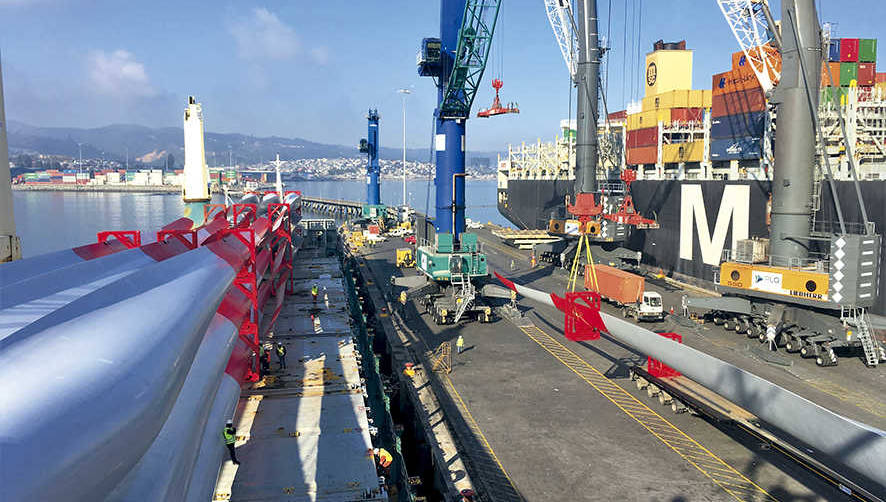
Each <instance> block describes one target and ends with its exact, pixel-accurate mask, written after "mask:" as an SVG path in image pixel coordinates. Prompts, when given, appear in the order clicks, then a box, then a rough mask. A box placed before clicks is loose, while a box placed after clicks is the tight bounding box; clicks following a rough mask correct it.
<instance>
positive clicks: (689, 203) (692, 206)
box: [680, 184, 751, 265]
mask: <svg viewBox="0 0 886 502" xmlns="http://www.w3.org/2000/svg"><path fill="white" fill-rule="evenodd" d="M680 188H681V192H680V258H681V259H684V260H690V261H691V260H692V259H693V257H692V248H693V245H692V243H693V241H694V240H695V239H694V235H695V234H696V232H694V231H693V229H698V232H697V233H698V244H699V248H700V249H701V259H702V261H704V263H707V264H708V265H717V264H719V263H720V257H721V256H722V254H723V246H724V245H725V244H726V233H727V232H728V230H729V222H730V221H731V222H732V243H731V247H730V249H735V245H736V243H737V242H738V241H739V240H741V239H747V238H748V214H749V212H750V209H749V205H750V193H751V192H750V186H748V185H726V186H725V187H724V189H723V198H722V199H721V200H720V211H719V212H718V213H717V221H716V223H715V225H714V233H713V235H711V233H710V230H708V229H709V228H710V227H709V225H708V216H707V210H706V209H705V205H704V197H702V193H701V185H690V184H684V185H682V186H681V187H680ZM693 219H694V220H695V225H693V224H692V220H693Z"/></svg>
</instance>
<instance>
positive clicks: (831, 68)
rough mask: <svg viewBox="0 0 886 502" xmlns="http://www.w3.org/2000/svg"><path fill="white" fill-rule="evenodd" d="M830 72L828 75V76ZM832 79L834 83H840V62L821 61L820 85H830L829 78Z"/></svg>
mask: <svg viewBox="0 0 886 502" xmlns="http://www.w3.org/2000/svg"><path fill="white" fill-rule="evenodd" d="M828 72H830V76H828ZM832 78H833V79H834V85H837V86H839V85H840V63H828V62H825V63H822V65H821V86H822V87H830V86H831V79H832Z"/></svg>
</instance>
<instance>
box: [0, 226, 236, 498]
mask: <svg viewBox="0 0 886 502" xmlns="http://www.w3.org/2000/svg"><path fill="white" fill-rule="evenodd" d="M247 255H248V251H247V249H245V247H244V246H243V245H242V244H240V243H239V242H238V241H236V239H232V238H226V239H223V240H220V241H217V242H214V243H212V244H209V245H207V246H205V247H201V248H198V249H195V250H192V251H188V252H185V253H182V254H179V255H177V256H174V257H172V258H170V259H168V260H165V261H161V262H158V263H153V264H148V265H146V266H143V267H141V268H139V269H138V270H137V271H135V272H134V273H132V274H129V275H127V276H125V277H122V278H120V279H118V280H116V281H114V282H110V283H108V284H106V285H103V286H101V287H99V288H98V289H95V290H94V291H92V292H90V293H88V294H86V295H84V296H81V297H79V298H77V299H76V300H74V301H72V302H70V303H67V304H65V305H64V306H62V307H61V308H58V309H57V310H55V311H53V312H51V313H49V314H48V315H45V316H43V317H41V318H39V319H38V320H36V321H34V322H32V323H30V324H28V325H26V326H24V327H23V328H21V329H19V330H17V331H16V332H14V333H11V334H9V335H8V336H7V337H6V338H5V339H3V340H0V409H3V410H4V412H3V413H2V414H0V443H2V450H3V455H4V457H5V458H7V459H9V458H12V459H15V462H0V484H2V486H3V487H4V497H6V498H8V500H51V499H79V500H83V499H86V500H96V499H101V498H104V497H106V496H107V495H108V494H109V493H110V492H111V490H113V489H114V488H115V487H116V486H118V485H119V483H120V482H121V481H122V480H123V478H124V477H125V476H126V475H127V474H128V473H129V471H130V470H131V469H132V468H133V467H134V466H135V465H136V464H137V462H139V460H140V459H141V458H142V457H143V455H144V454H145V452H147V451H148V450H149V448H150V447H151V445H152V443H153V442H154V440H155V438H156V437H157V435H158V433H160V431H161V428H162V427H163V426H164V424H165V422H166V420H167V418H168V417H169V414H170V412H171V411H172V409H173V406H174V404H175V402H176V400H177V398H178V396H179V393H180V390H181V389H182V386H183V384H184V382H185V379H186V377H187V375H188V373H189V371H190V370H191V365H192V362H194V360H195V355H196V354H197V352H198V348H199V347H200V345H201V343H202V341H203V340H204V335H205V334H206V331H207V327H208V326H209V325H210V322H212V320H213V318H214V316H215V315H216V311H217V309H218V307H219V304H220V303H221V301H222V298H223V297H224V296H225V294H226V292H227V291H228V289H229V287H230V285H231V283H232V281H233V279H234V277H235V276H236V274H237V271H238V270H239V269H240V268H241V266H242V264H243V261H244V260H245V259H246V257H247ZM226 350H229V349H226ZM34 368H43V369H44V370H45V371H47V372H49V374H48V375H46V376H45V377H44V378H39V379H37V378H29V375H31V374H33V369H34Z"/></svg>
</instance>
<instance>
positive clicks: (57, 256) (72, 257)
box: [0, 218, 193, 298]
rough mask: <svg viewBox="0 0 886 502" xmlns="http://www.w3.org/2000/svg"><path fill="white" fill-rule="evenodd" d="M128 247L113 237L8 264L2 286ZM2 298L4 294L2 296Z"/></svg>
mask: <svg viewBox="0 0 886 502" xmlns="http://www.w3.org/2000/svg"><path fill="white" fill-rule="evenodd" d="M191 225H193V222H191V220H189V219H187V218H179V219H178V220H175V221H173V222H172V223H170V224H168V225H166V226H164V227H163V228H161V230H181V229H184V227H185V226H187V227H188V228H190V226H191ZM126 249H127V246H126V245H125V244H123V242H121V241H119V240H116V239H111V240H108V241H105V242H95V243H93V244H86V245H84V246H78V247H75V248H72V249H63V250H61V251H55V252H52V253H46V254H42V255H39V256H34V257H32V258H24V259H21V260H17V261H13V262H9V263H4V264H3V267H2V268H0V271H2V272H0V287H7V286H9V285H12V284H15V283H17V282H20V281H23V280H25V279H28V278H31V277H34V276H37V275H42V274H45V273H47V272H51V271H53V270H57V269H61V268H66V267H70V266H72V265H77V264H80V263H83V262H87V261H91V260H97V259H99V258H104V257H106V256H108V255H112V254H114V253H119V252H121V251H125V250H126ZM0 298H2V296H0Z"/></svg>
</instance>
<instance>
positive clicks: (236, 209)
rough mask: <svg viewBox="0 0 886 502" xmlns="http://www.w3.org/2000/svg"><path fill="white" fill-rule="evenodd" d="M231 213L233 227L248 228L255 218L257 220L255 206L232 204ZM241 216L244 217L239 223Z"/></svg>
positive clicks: (256, 206) (256, 208) (256, 207)
mask: <svg viewBox="0 0 886 502" xmlns="http://www.w3.org/2000/svg"><path fill="white" fill-rule="evenodd" d="M231 211H232V213H231V214H232V218H233V225H234V226H235V227H236V226H239V227H248V226H249V225H251V224H252V223H253V222H254V221H255V220H256V218H258V205H257V204H234V205H233V206H231ZM241 215H245V216H246V218H245V219H244V220H243V221H239V219H240V216H241Z"/></svg>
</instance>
